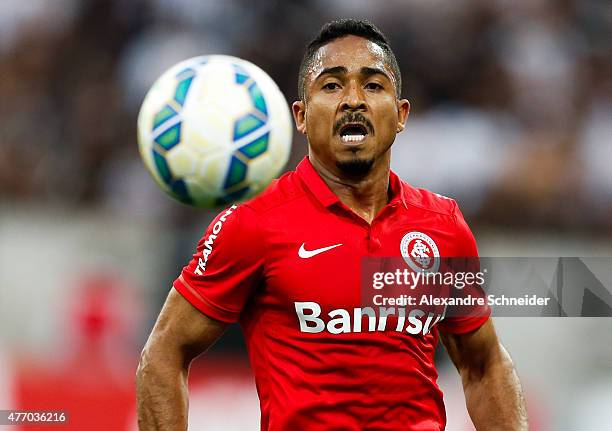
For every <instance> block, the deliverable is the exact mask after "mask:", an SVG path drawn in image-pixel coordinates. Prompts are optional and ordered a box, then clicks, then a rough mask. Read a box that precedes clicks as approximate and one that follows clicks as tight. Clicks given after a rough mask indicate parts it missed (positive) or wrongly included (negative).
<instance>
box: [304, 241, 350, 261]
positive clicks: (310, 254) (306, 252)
mask: <svg viewBox="0 0 612 431" xmlns="http://www.w3.org/2000/svg"><path fill="white" fill-rule="evenodd" d="M305 245H306V243H305V242H304V243H302V246H301V247H300V249H299V251H298V256H300V257H301V258H302V259H308V258H309V257H313V256H316V255H317V254H319V253H323V252H325V251H327V250H331V249H332V248H336V247H340V246H341V245H342V244H334V245H330V246H328V247H323V248H316V249H314V250H306V249H305V248H304V246H305Z"/></svg>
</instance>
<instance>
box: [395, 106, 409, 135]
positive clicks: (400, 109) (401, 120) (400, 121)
mask: <svg viewBox="0 0 612 431" xmlns="http://www.w3.org/2000/svg"><path fill="white" fill-rule="evenodd" d="M409 113H410V102H409V101H408V100H407V99H400V100H398V101H397V133H399V132H401V131H403V130H404V127H406V120H407V119H408V114H409Z"/></svg>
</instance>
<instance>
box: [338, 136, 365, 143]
mask: <svg viewBox="0 0 612 431" xmlns="http://www.w3.org/2000/svg"><path fill="white" fill-rule="evenodd" d="M340 139H342V142H359V141H363V140H364V139H365V135H343V136H342V137H341V138H340Z"/></svg>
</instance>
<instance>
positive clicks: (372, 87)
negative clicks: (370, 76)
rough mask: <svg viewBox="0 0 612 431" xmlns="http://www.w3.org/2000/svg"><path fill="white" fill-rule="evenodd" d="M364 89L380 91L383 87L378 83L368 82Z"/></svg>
mask: <svg viewBox="0 0 612 431" xmlns="http://www.w3.org/2000/svg"><path fill="white" fill-rule="evenodd" d="M365 88H366V89H368V90H381V89H382V88H383V86H382V85H381V84H379V83H378V82H368V83H367V84H366V86H365Z"/></svg>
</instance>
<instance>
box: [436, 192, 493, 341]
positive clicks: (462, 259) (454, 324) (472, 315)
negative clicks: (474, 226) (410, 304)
mask: <svg viewBox="0 0 612 431" xmlns="http://www.w3.org/2000/svg"><path fill="white" fill-rule="evenodd" d="M453 218H454V219H455V227H456V247H455V250H456V252H455V256H454V257H452V258H451V259H453V260H454V262H453V263H452V266H453V267H455V269H456V270H459V271H462V272H465V273H470V274H476V273H478V272H479V271H480V259H479V257H478V247H477V245H476V240H475V239H474V235H473V234H472V231H471V230H470V228H469V226H468V225H467V223H466V221H465V219H464V217H463V214H462V213H461V211H460V210H459V207H458V206H457V204H456V203H455V208H454V212H453ZM454 289H455V292H454V296H455V297H464V298H465V297H471V298H482V300H483V301H484V305H479V304H474V305H470V306H460V307H454V309H452V310H447V315H446V317H445V318H444V319H443V320H442V321H441V322H440V323H439V324H438V325H439V328H440V330H441V331H443V332H449V333H453V334H463V333H467V332H471V331H474V330H476V329H478V328H480V327H481V326H482V325H484V324H485V322H486V321H487V320H488V319H489V317H490V316H491V308H490V307H489V306H488V305H487V303H486V295H485V293H484V290H483V288H482V286H481V285H479V284H477V283H469V284H465V285H464V286H463V287H462V288H461V289H460V290H458V289H457V288H454Z"/></svg>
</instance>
